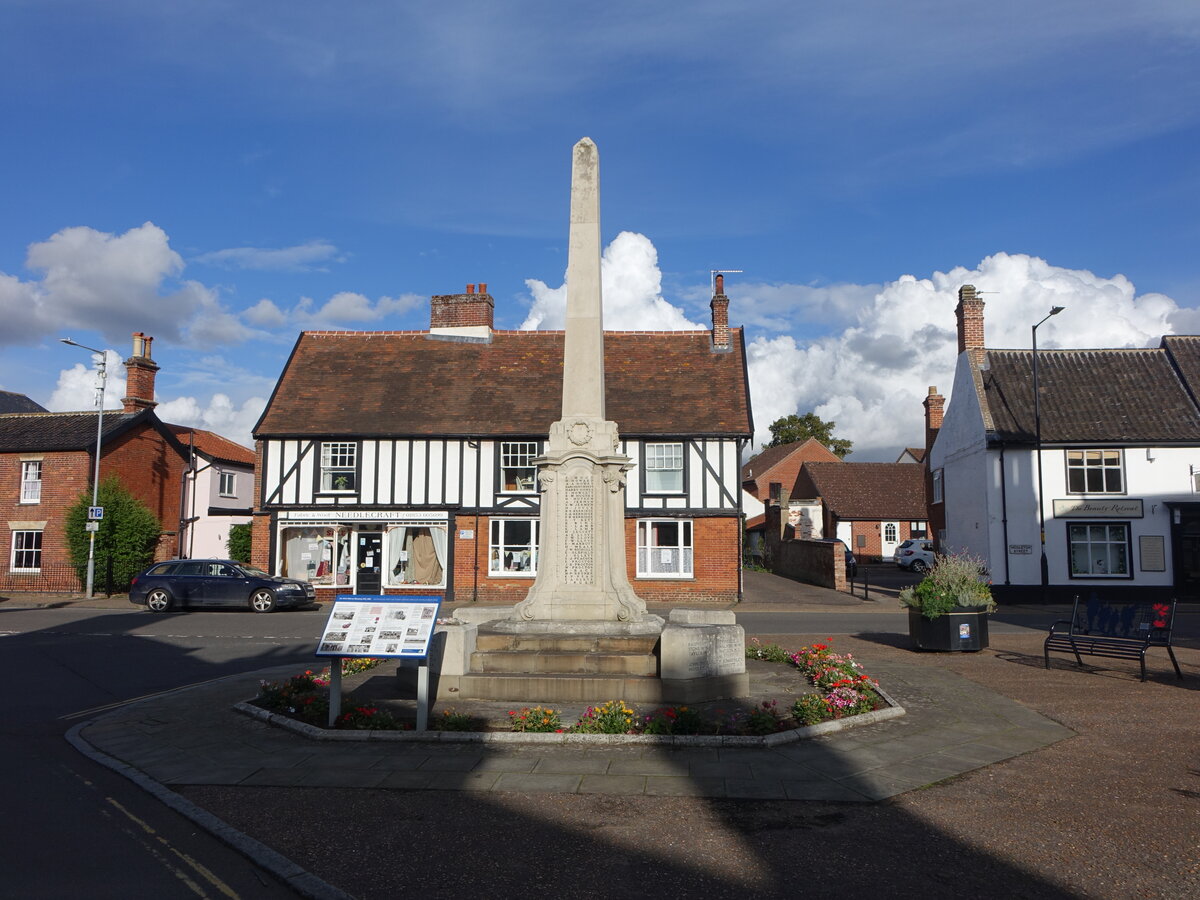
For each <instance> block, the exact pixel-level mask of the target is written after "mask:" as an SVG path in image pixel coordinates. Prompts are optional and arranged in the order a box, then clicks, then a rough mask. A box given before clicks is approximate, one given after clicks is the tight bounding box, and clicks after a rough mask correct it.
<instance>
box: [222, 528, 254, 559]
mask: <svg viewBox="0 0 1200 900" xmlns="http://www.w3.org/2000/svg"><path fill="white" fill-rule="evenodd" d="M225 548H226V549H227V550H228V551H229V558H230V559H236V560H237V561H238V562H244V563H248V562H250V526H249V524H246V525H231V526H230V528H229V540H227V541H226V542H225Z"/></svg>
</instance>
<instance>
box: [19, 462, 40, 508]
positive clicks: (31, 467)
mask: <svg viewBox="0 0 1200 900" xmlns="http://www.w3.org/2000/svg"><path fill="white" fill-rule="evenodd" d="M21 502H22V503H41V502H42V461H41V460H40V459H36V460H29V461H26V462H23V463H21Z"/></svg>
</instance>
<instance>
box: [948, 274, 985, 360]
mask: <svg viewBox="0 0 1200 900" xmlns="http://www.w3.org/2000/svg"><path fill="white" fill-rule="evenodd" d="M954 315H955V317H956V318H957V319H958V352H959V353H962V352H963V351H964V350H982V349H983V346H984V345H983V301H982V300H980V299H979V297H977V296H976V295H975V285H973V284H964V285H963V286H962V287H960V288H959V289H958V306H957V307H955V310H954Z"/></svg>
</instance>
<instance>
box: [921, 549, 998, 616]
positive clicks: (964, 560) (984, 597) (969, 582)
mask: <svg viewBox="0 0 1200 900" xmlns="http://www.w3.org/2000/svg"><path fill="white" fill-rule="evenodd" d="M900 604H901V605H902V606H906V607H908V608H909V609H915V610H917V611H918V612H920V613H921V615H923V616H924V617H925V618H927V619H936V618H937V617H938V616H943V615H945V614H946V613H948V612H950V611H951V610H953V609H954V608H956V607H966V608H968V609H977V610H978V611H980V612H992V611H993V610H994V609H995V608H996V602H995V601H994V600H993V599H992V588H991V584H990V582H989V581H988V577H987V567H986V566H985V565H984V564H983V561H982V560H981V559H979V558H978V557H975V556H969V555H967V554H965V553H955V554H950V555H945V556H941V555H939V556H938V557H937V558H936V559H935V560H934V562H933V568H932V569H930V570H929V574H928V575H926V576H925V577H924V578H923V579H921V582H920V583H919V584H917V585H916V586H915V587H907V588H905V589H904V590H902V591H901V592H900Z"/></svg>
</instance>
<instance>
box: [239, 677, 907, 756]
mask: <svg viewBox="0 0 1200 900" xmlns="http://www.w3.org/2000/svg"><path fill="white" fill-rule="evenodd" d="M874 690H875V691H876V692H877V693H878V694H879V696H880V697H882V698H883V700H884V702H885V703H886V704H887V706H886V707H885V708H883V709H877V710H874V711H872V712H868V713H861V714H859V715H857V716H847V717H846V718H843V719H830V720H828V721H826V722H818V723H817V724H816V725H805V726H804V727H802V728H792V729H789V730H787V731H777V732H775V733H774V734H766V735H761V736H759V735H740V734H578V733H573V732H565V731H564V732H529V731H382V730H375V731H372V730H360V731H335V730H331V729H328V728H318V727H317V726H315V725H309V724H308V723H307V722H298V721H296V720H295V719H289V718H288V717H287V716H281V715H279V714H278V713H273V712H271V711H270V710H266V709H263V708H262V707H261V706H255V705H254V704H253V703H249V702H246V701H243V702H241V703H237V704H235V705H234V709H235V710H237V711H238V712H240V713H242V714H244V715H247V716H250V717H251V718H254V719H259V720H261V721H263V722H266V723H268V724H270V725H273V726H275V727H277V728H283V729H286V730H288V731H292V732H295V733H296V734H299V735H302V736H304V737H306V738H310V739H312V740H317V741H388V742H395V741H399V742H402V743H443V744H532V745H542V744H550V745H554V744H583V745H587V746H593V747H597V746H599V747H606V746H622V747H624V746H631V745H632V746H637V745H651V746H657V747H663V746H666V747H778V746H779V745H781V744H790V743H793V742H794V741H803V740H808V739H810V738H815V737H821V736H822V735H826V734H833V733H835V732H838V731H844V730H846V729H847V728H860V727H862V726H864V725H874V724H875V723H877V722H886V721H887V720H889V719H895V718H898V717H900V716H902V715H904V713H905V710H904V707H903V706H901V705H900V704H899V703H897V702H896V700H895V698H893V697H892V696H891V695H890V694H888V693H887V692H886V691H885V690H883V689H882V688H880V687H875V688H874Z"/></svg>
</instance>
